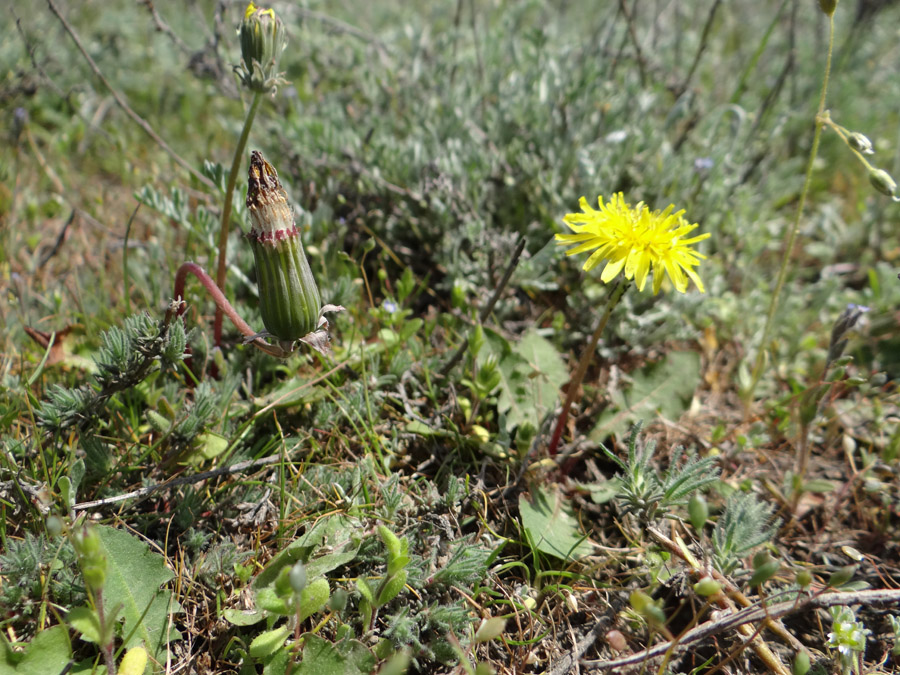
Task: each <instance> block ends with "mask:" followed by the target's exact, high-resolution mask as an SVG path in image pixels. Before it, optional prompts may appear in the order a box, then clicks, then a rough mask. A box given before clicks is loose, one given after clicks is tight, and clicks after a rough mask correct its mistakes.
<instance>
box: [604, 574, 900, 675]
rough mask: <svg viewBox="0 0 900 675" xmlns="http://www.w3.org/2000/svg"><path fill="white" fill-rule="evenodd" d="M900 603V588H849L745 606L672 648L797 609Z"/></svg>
mask: <svg viewBox="0 0 900 675" xmlns="http://www.w3.org/2000/svg"><path fill="white" fill-rule="evenodd" d="M898 602H900V590H897V589H878V590H874V591H849V592H845V593H823V594H822V595H814V596H812V597H809V598H806V599H803V600H800V601H799V602H798V601H797V600H785V601H784V602H779V603H776V604H774V605H767V606H765V607H761V606H756V607H747V608H745V609H742V610H740V611H738V612H735V613H733V614H729V615H727V616H724V617H722V618H720V619H717V620H715V621H708V622H706V623H704V624H701V625H699V626H697V627H696V628H694V629H693V630H690V631H688V632H687V633H685V634H684V635H682V636H681V637H680V638H679V639H678V640H677V643H678V644H677V645H675V650H677V651H680V650H682V649H684V648H686V647H688V646H689V645H691V644H693V643H695V642H699V641H700V640H703V639H705V638H708V637H712V636H713V635H718V634H719V633H722V632H724V631H726V630H732V629H736V628H738V627H739V626H744V625H746V624H749V623H755V622H759V621H765V620H766V619H780V618H783V617H786V616H790V615H792V614H798V613H800V612H808V611H809V610H811V609H824V608H826V607H838V606H849V605H896V604H897V603H898ZM672 647H673V644H672V642H664V643H662V644H659V645H656V646H655V647H651V648H650V649H646V650H643V651H641V652H640V653H638V654H632V655H630V656H625V657H622V658H620V659H615V660H613V661H599V662H598V661H592V662H591V664H590V665H591V669H592V670H599V671H608V670H617V669H620V668H631V667H634V666H638V665H644V664H645V663H646V662H647V661H649V660H651V659H658V658H661V657H662V656H664V655H665V653H666V652H667V651H668V650H669V649H670V648H672Z"/></svg>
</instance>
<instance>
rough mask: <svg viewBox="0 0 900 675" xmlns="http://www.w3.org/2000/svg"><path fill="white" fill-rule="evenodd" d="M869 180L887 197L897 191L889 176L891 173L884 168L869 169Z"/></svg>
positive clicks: (895, 184)
mask: <svg viewBox="0 0 900 675" xmlns="http://www.w3.org/2000/svg"><path fill="white" fill-rule="evenodd" d="M869 182H870V183H871V184H872V187H873V188H875V189H876V190H878V191H879V192H880V193H881V194H883V195H887V196H888V197H893V196H894V193H895V192H896V191H897V183H896V182H894V179H893V178H891V174H889V173H888V172H887V171H885V170H884V169H872V170H871V171H869Z"/></svg>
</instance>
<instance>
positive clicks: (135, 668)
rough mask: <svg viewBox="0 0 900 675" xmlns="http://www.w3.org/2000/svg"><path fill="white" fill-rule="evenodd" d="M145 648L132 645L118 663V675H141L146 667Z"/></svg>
mask: <svg viewBox="0 0 900 675" xmlns="http://www.w3.org/2000/svg"><path fill="white" fill-rule="evenodd" d="M147 657H148V655H147V650H146V649H144V648H143V647H132V648H131V649H129V650H128V651H127V652H125V656H124V657H122V662H121V663H120V664H119V675H143V673H144V670H145V669H146V668H147Z"/></svg>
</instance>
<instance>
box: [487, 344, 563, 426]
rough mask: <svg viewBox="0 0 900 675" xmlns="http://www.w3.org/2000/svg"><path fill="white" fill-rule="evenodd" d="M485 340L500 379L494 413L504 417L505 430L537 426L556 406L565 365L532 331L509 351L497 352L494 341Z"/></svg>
mask: <svg viewBox="0 0 900 675" xmlns="http://www.w3.org/2000/svg"><path fill="white" fill-rule="evenodd" d="M489 337H491V338H492V339H491V340H490V341H489V342H488V345H489V346H490V349H491V351H492V352H493V354H494V355H496V356H497V357H498V358H499V363H498V370H499V372H500V376H501V378H500V395H499V397H498V399H497V410H498V412H499V413H503V414H505V415H506V422H507V430H512V429H513V428H515V427H517V426H519V425H520V424H523V423H525V422H531V423H540V420H542V419H543V418H544V416H545V415H547V413H548V412H550V411H551V410H552V409H553V408H554V407H555V406H556V404H557V401H558V399H559V391H560V389H561V388H562V386H563V385H564V384H565V383H566V380H567V379H568V372H567V370H566V364H565V362H564V361H563V359H562V357H561V356H560V355H559V352H557V351H556V348H555V347H554V346H553V344H552V343H550V342H548V341H547V340H545V339H544V338H542V337H541V336H540V335H538V333H537V331H536V330H530V331H528V332H527V333H525V335H523V336H522V339H521V340H520V341H519V342H518V343H517V344H515V345H513V346H512V348H511V350H509V351H506V350H504V349H503V348H502V346H501V348H500V349H499V350H498V348H497V344H498V343H497V337H496V336H494V335H492V334H489ZM507 349H509V348H508V346H507ZM504 351H506V353H504Z"/></svg>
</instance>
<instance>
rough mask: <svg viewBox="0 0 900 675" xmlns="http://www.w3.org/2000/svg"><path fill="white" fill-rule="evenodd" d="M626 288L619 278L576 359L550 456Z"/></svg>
mask: <svg viewBox="0 0 900 675" xmlns="http://www.w3.org/2000/svg"><path fill="white" fill-rule="evenodd" d="M627 288H628V282H627V281H624V280H620V281H619V282H618V283H617V284H616V286H615V287H614V288H613V291H612V294H611V295H610V296H609V300H607V301H606V309H605V310H604V312H603V316H601V317H600V321H599V322H598V323H597V328H595V329H594V334H593V335H591V340H590V342H588V345H587V347H585V348H584V351H583V352H582V353H581V359H580V360H579V361H578V366H577V367H576V368H575V373H574V374H573V375H572V379H571V380H569V386H568V389H567V390H566V400H565V401H564V402H563V405H562V410H561V411H560V413H559V417H557V418H556V427H555V428H554V429H553V436H551V437H550V445H549V446H548V452H549V453H550V456H551V457H552V456H553V455H555V454H556V453H557V448H558V447H559V440H560V438H562V432H563V429H564V428H565V426H566V422H567V421H568V420H569V409H570V408H571V407H572V403H573V402H574V401H575V396H576V395H577V393H578V390H579V388H580V387H581V383H582V381H583V380H584V376H585V374H586V373H587V369H588V366H589V365H590V363H591V359H592V357H593V356H594V350H595V349H596V348H597V343H598V342H599V341H600V336H601V335H603V331H604V330H606V324H607V323H608V322H609V317H610V316H611V315H612V311H613V310H614V309H615V308H616V305H618V304H619V301H620V300H621V299H622V296H623V295H624V294H625V290H626V289H627Z"/></svg>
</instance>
